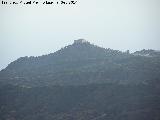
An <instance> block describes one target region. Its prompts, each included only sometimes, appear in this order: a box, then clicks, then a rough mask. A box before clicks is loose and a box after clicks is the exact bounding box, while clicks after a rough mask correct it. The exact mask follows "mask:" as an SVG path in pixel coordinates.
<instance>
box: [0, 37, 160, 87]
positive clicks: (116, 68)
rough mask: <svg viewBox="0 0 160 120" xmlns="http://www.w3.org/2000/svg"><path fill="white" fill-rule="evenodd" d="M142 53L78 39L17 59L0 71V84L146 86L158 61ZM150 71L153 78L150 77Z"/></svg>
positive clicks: (158, 65)
mask: <svg viewBox="0 0 160 120" xmlns="http://www.w3.org/2000/svg"><path fill="white" fill-rule="evenodd" d="M144 51H147V50H142V51H139V52H135V53H133V54H132V53H131V54H130V53H129V52H121V51H118V50H112V49H106V48H101V47H99V46H96V45H93V44H90V43H89V42H88V41H85V40H84V39H79V40H76V41H74V43H73V44H72V45H68V46H65V47H64V48H62V49H60V50H58V51H56V52H54V53H50V54H48V55H42V56H39V57H21V58H19V59H17V60H16V61H14V62H12V63H10V64H9V65H8V66H7V67H6V68H5V69H4V70H2V71H1V72H0V81H1V82H7V83H12V84H19V85H27V86H35V85H36V84H37V85H42V86H43V85H44V86H45V85H50V84H51V85H56V84H59V85H81V84H90V83H106V82H107V83H108V82H109V83H113V82H117V83H121V84H122V83H123V84H128V83H129V84H130V83H134V84H138V83H145V84H147V82H148V81H149V80H151V79H157V78H158V79H159V74H160V62H159V56H158V57H157V56H155V55H154V56H153V57H146V56H145V55H141V54H143V53H144ZM149 52H151V53H152V55H153V53H154V51H153V50H150V51H149V50H148V51H147V54H148V53H149ZM145 53H146V52H145ZM156 55H157V54H156ZM158 55H159V54H158ZM143 64H144V65H143ZM156 69H157V70H158V71H157V70H156ZM150 72H151V73H153V74H154V76H150ZM134 77H135V79H136V80H134V79H133V78H134Z"/></svg>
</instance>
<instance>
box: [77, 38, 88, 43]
mask: <svg viewBox="0 0 160 120" xmlns="http://www.w3.org/2000/svg"><path fill="white" fill-rule="evenodd" d="M83 43H88V41H86V40H85V39H78V40H74V44H83Z"/></svg>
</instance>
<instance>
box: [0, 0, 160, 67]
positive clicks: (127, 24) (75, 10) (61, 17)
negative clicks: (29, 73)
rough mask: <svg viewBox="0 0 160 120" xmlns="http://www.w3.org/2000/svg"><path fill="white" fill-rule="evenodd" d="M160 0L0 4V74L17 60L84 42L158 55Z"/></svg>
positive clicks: (89, 0)
mask: <svg viewBox="0 0 160 120" xmlns="http://www.w3.org/2000/svg"><path fill="white" fill-rule="evenodd" d="M159 6H160V0H78V3H77V4H76V5H56V6H44V5H43V6H40V5H39V6H34V5H33V6H21V5H15V6H13V5H12V6H9V5H8V6H4V5H2V4H0V56H1V58H0V69H2V68H4V67H6V65H7V64H9V63H10V62H11V61H13V60H15V59H17V58H19V57H21V56H39V55H42V54H48V53H51V52H55V51H56V50H58V49H60V48H61V47H64V46H65V45H68V44H72V42H73V40H75V39H78V38H85V39H86V40H88V41H89V42H91V43H94V44H96V45H99V46H102V47H105V48H112V49H118V50H127V49H129V50H131V51H136V50H140V49H143V48H145V49H156V50H160V7H159Z"/></svg>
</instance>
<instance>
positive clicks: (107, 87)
mask: <svg viewBox="0 0 160 120" xmlns="http://www.w3.org/2000/svg"><path fill="white" fill-rule="evenodd" d="M159 113H160V52H159V51H155V50H141V51H136V52H134V53H129V51H127V52H121V51H119V50H112V49H109V48H101V47H99V46H96V45H93V44H91V43H89V42H88V41H86V40H84V39H79V40H75V41H74V43H73V44H71V45H68V46H66V47H64V48H62V49H60V50H58V51H56V52H54V53H51V54H48V55H43V56H39V57H21V58H19V59H17V60H15V61H13V62H12V63H10V64H9V65H8V66H7V67H6V68H5V69H3V70H1V71H0V120H160V114H159Z"/></svg>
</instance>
